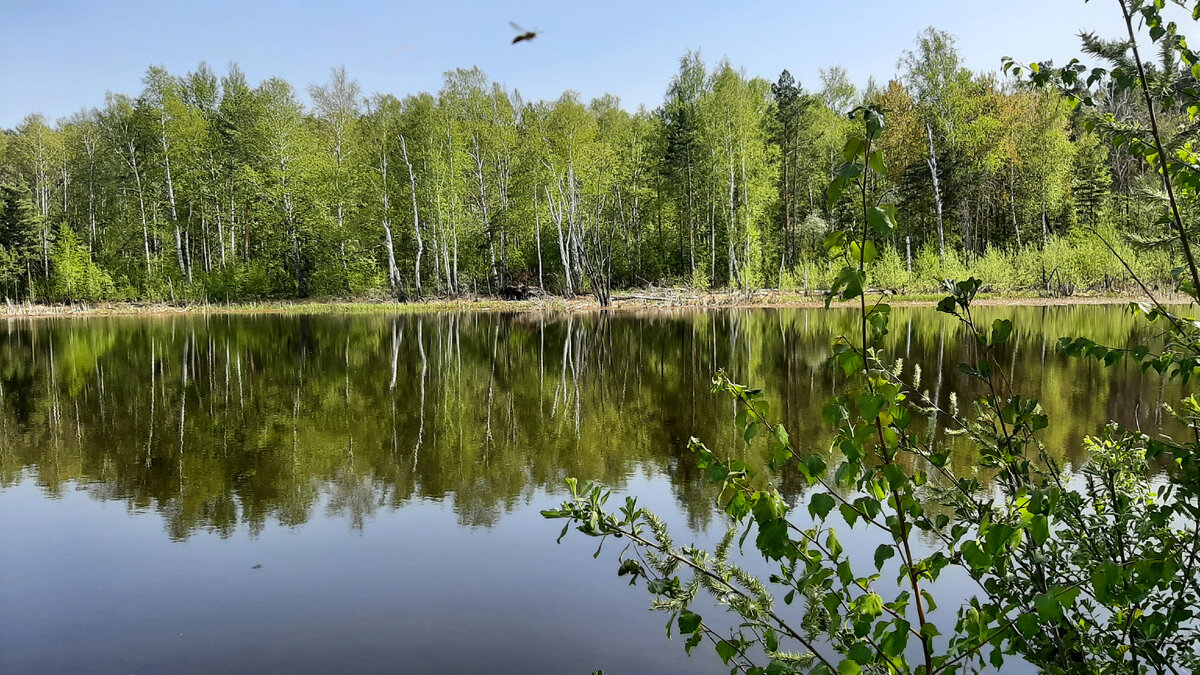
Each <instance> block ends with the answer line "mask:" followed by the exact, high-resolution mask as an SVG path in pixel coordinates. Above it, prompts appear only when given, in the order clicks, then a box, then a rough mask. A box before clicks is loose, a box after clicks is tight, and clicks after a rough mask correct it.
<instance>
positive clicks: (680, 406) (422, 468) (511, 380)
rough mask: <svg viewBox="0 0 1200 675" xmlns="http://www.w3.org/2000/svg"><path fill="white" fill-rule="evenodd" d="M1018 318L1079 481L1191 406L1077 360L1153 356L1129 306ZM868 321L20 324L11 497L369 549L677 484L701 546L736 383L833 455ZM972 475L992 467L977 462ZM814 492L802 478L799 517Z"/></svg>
mask: <svg viewBox="0 0 1200 675" xmlns="http://www.w3.org/2000/svg"><path fill="white" fill-rule="evenodd" d="M978 314H979V316H978V319H979V320H980V321H986V322H990V321H991V320H992V319H993V318H995V317H997V316H1001V315H1003V316H1009V317H1011V318H1013V320H1014V323H1015V324H1016V326H1017V331H1016V334H1015V339H1014V340H1013V341H1012V343H1011V345H1010V346H1009V347H1008V348H1007V351H1006V352H1005V353H1004V355H1003V358H1004V359H1006V360H1007V365H1008V367H1007V368H1006V370H1007V372H1006V375H1007V376H1008V377H1009V378H1010V379H1011V380H1012V382H1013V385H1014V388H1015V389H1016V390H1018V391H1020V392H1023V393H1024V394H1026V395H1031V396H1039V397H1040V398H1041V399H1042V401H1043V403H1044V405H1045V407H1046V410H1047V412H1048V413H1049V415H1050V418H1051V426H1050V429H1048V430H1047V432H1045V436H1044V440H1045V442H1046V444H1047V447H1048V448H1049V450H1050V452H1051V453H1052V454H1053V455H1054V456H1055V457H1056V458H1058V459H1059V460H1060V461H1062V462H1064V464H1065V465H1067V466H1070V465H1072V464H1074V463H1076V462H1078V460H1079V459H1080V457H1079V456H1078V454H1077V453H1078V448H1079V443H1078V440H1079V439H1080V438H1081V437H1082V436H1083V435H1084V434H1086V433H1092V432H1094V431H1095V430H1096V429H1098V428H1099V426H1100V425H1102V424H1103V423H1104V421H1105V420H1106V419H1109V418H1115V419H1119V420H1121V421H1124V422H1127V423H1138V424H1140V425H1142V427H1143V428H1153V427H1154V425H1156V424H1157V423H1158V422H1159V420H1157V419H1155V417H1154V415H1155V412H1154V411H1155V410H1156V409H1157V406H1156V404H1157V403H1159V402H1161V401H1163V400H1167V401H1170V400H1171V399H1172V398H1173V397H1174V396H1175V393H1174V391H1173V390H1171V389H1169V386H1170V385H1164V383H1163V382H1162V380H1161V379H1160V378H1158V377H1157V376H1155V375H1153V374H1151V375H1146V374H1143V373H1141V372H1140V371H1139V370H1138V369H1137V368H1135V367H1131V366H1122V367H1119V368H1115V369H1104V368H1101V367H1100V366H1099V364H1096V363H1094V362H1088V361H1079V360H1069V359H1066V358H1065V357H1063V356H1062V355H1061V354H1059V353H1058V351H1057V349H1056V345H1057V339H1058V338H1059V337H1061V336H1064V335H1078V334H1084V335H1088V336H1090V337H1092V338H1094V339H1096V340H1097V341H1099V342H1104V343H1107V344H1111V345H1115V346H1124V345H1127V344H1129V343H1131V342H1133V341H1135V340H1138V339H1145V338H1146V337H1147V335H1146V333H1145V329H1144V328H1142V327H1139V324H1137V322H1136V321H1135V320H1134V319H1133V318H1132V317H1131V316H1129V315H1128V314H1127V313H1126V312H1125V311H1124V310H1123V309H1121V308H1117V307H1096V306H1080V307H1048V308H980V309H979V310H978ZM854 320H855V315H854V314H853V313H852V312H848V311H838V310H834V311H818V310H730V311H724V312H707V313H690V312H669V311H661V312H646V313H640V314H628V313H621V314H615V315H599V314H585V315H563V316H554V315H543V314H497V313H470V314H454V313H448V314H435V315H427V316H404V317H392V316H355V317H347V316H332V315H323V316H281V315H271V316H259V317H245V316H175V317H164V318H124V317H110V318H99V317H94V318H88V319H69V320H10V321H8V322H7V323H6V324H5V325H4V326H3V327H2V328H0V405H2V414H0V486H3V487H5V488H7V487H11V486H13V485H15V484H17V483H20V482H22V481H33V482H36V484H37V485H38V486H39V487H40V488H41V490H42V491H43V492H44V494H46V495H48V496H56V495H60V494H61V493H62V492H63V491H64V490H66V489H68V486H81V487H82V488H83V489H85V490H86V491H87V492H88V493H89V494H90V495H91V497H93V498H94V499H97V500H119V501H123V502H125V503H126V504H127V505H128V507H129V508H131V509H134V510H139V511H141V510H152V511H155V512H157V513H159V514H161V516H162V517H163V519H164V520H165V522H166V529H167V532H168V534H169V536H170V537H171V538H172V539H177V540H183V539H187V538H188V537H189V536H190V535H191V534H193V533H194V532H196V531H199V530H206V531H212V532H216V533H219V534H220V535H221V536H225V537H228V536H230V535H232V534H233V533H234V532H235V531H237V530H238V529H239V528H241V527H244V528H246V529H247V530H248V531H249V532H251V533H257V532H260V531H262V529H263V528H264V526H265V525H266V524H267V523H268V522H270V521H277V522H278V523H280V524H283V525H287V526H297V525H301V524H303V523H306V522H307V521H309V520H311V519H313V518H314V517H316V516H320V515H322V514H324V515H328V516H334V517H338V518H343V519H345V520H346V521H347V522H348V523H349V524H350V526H351V527H353V528H363V527H364V526H365V524H366V523H367V522H368V521H370V520H371V519H372V517H373V516H374V515H375V514H377V513H378V512H379V511H380V510H381V509H386V510H394V509H398V508H400V507H402V506H404V505H406V504H409V503H411V502H413V501H414V500H433V501H443V500H446V501H447V502H448V503H449V504H450V506H451V507H452V509H453V511H454V514H455V516H456V518H457V520H458V523H459V525H462V526H472V527H475V526H482V527H490V526H493V525H494V524H495V523H496V522H497V521H498V520H499V519H500V518H501V517H502V516H503V515H504V514H506V513H509V512H511V511H513V510H514V509H516V508H518V507H520V506H521V505H522V504H524V503H526V502H528V501H529V500H530V499H531V497H532V496H533V495H534V494H535V492H538V491H549V492H553V491H557V490H559V489H560V487H561V485H562V482H563V479H564V478H565V477H567V476H571V475H574V476H581V477H588V478H596V479H600V480H604V481H606V482H608V483H610V484H614V485H618V486H620V485H622V484H623V483H624V482H625V481H626V480H627V479H628V478H629V477H630V476H631V475H632V474H633V473H634V472H635V471H637V470H638V469H642V470H644V471H648V472H650V473H652V474H657V475H661V476H662V477H663V479H664V480H666V481H668V482H669V485H670V489H671V491H672V493H673V494H674V497H675V499H676V500H677V501H678V504H679V506H680V508H681V509H682V510H683V512H684V513H686V515H687V519H688V522H689V524H690V525H691V526H692V527H693V529H701V528H703V527H705V526H706V525H707V524H708V523H709V522H710V520H711V519H712V518H713V513H712V493H711V492H710V491H709V489H708V488H707V487H706V486H704V485H703V482H702V481H700V480H699V476H698V473H697V472H696V470H695V469H694V467H693V462H692V458H691V457H690V456H689V454H688V453H687V452H686V449H685V448H686V442H687V439H688V438H689V437H692V436H697V437H700V438H703V439H705V440H706V441H707V442H708V443H709V444H710V446H715V447H720V448H721V449H722V450H723V451H724V452H727V453H731V454H733V455H735V456H740V457H741V458H742V459H744V460H745V461H747V462H749V463H751V464H752V465H755V464H759V463H761V456H760V453H759V452H757V451H754V450H748V449H747V448H746V447H745V444H744V443H743V442H742V441H741V439H740V438H739V437H738V435H737V434H736V432H735V430H734V428H733V426H732V425H731V424H730V419H731V416H732V414H733V412H734V411H733V408H732V404H731V402H730V401H729V400H727V399H725V398H723V397H721V396H715V395H712V394H710V392H709V386H710V384H709V382H710V378H711V375H712V373H713V372H714V371H715V370H716V369H718V368H726V369H727V370H729V371H730V373H731V374H732V376H733V377H734V378H735V379H737V380H740V381H743V382H748V383H754V384H757V385H760V386H763V387H765V388H766V389H767V391H768V392H769V394H770V397H771V400H772V403H773V404H774V410H775V411H776V414H779V415H782V417H783V419H784V421H785V422H786V424H787V425H788V427H789V429H791V433H792V437H793V438H799V439H805V442H806V443H807V444H809V445H810V447H812V448H813V449H820V448H824V446H825V444H826V443H825V439H826V438H827V433H826V431H825V429H823V425H822V423H821V417H820V409H821V404H822V402H823V400H824V399H825V398H826V397H827V396H828V395H829V394H830V392H831V391H833V390H834V388H835V387H836V386H837V385H838V377H839V373H838V371H837V370H835V369H833V368H831V367H830V366H829V364H828V362H827V356H828V347H829V344H830V342H831V340H832V338H833V336H835V335H837V334H840V333H843V332H849V331H852V330H853V328H854V326H853V322H854ZM892 326H893V330H892V333H891V335H890V336H889V337H888V340H887V344H886V348H887V351H888V353H889V354H890V355H891V357H892V358H895V359H899V360H901V361H902V363H903V369H904V372H905V374H906V376H907V377H910V378H916V379H919V381H920V385H921V387H922V388H923V389H927V390H928V391H929V392H930V393H931V395H933V396H934V397H935V398H936V399H937V400H938V401H939V402H941V403H942V404H943V405H945V404H947V403H948V401H949V397H950V395H951V392H958V395H959V397H960V400H967V397H968V396H969V395H970V394H971V393H972V389H971V387H972V383H971V382H969V381H968V380H967V379H966V378H965V377H964V376H962V375H960V374H959V373H958V370H957V365H958V363H959V362H961V361H964V360H968V359H970V358H972V354H971V350H972V348H973V346H972V344H971V343H969V342H967V341H964V340H962V339H961V333H960V329H959V327H958V326H957V325H956V324H955V323H954V322H953V321H952V320H951V319H950V318H949V317H945V316H942V315H938V314H936V313H935V312H933V311H932V310H929V309H911V308H896V309H895V311H894V315H893V320H892ZM953 461H956V462H959V463H960V464H961V466H964V467H969V466H971V465H973V464H974V461H973V458H972V457H971V456H970V455H969V453H965V452H964V453H959V454H958V456H956V457H955V459H954V460H953ZM802 483H803V482H802V481H798V480H795V477H794V476H785V477H784V490H785V492H786V493H787V494H789V495H790V496H792V497H795V496H797V495H798V493H799V491H801V490H802V489H803V486H802Z"/></svg>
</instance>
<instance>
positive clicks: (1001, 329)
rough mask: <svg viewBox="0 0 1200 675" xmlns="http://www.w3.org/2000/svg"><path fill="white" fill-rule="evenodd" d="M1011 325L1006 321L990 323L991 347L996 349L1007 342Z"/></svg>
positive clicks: (1010, 322) (1011, 328) (997, 320)
mask: <svg viewBox="0 0 1200 675" xmlns="http://www.w3.org/2000/svg"><path fill="white" fill-rule="evenodd" d="M1012 330H1013V323H1012V321H1009V320H1008V319H996V320H995V321H993V322H992V339H991V345H992V346H993V347H997V346H999V345H1002V344H1004V343H1005V342H1007V341H1008V337H1009V336H1010V335H1012Z"/></svg>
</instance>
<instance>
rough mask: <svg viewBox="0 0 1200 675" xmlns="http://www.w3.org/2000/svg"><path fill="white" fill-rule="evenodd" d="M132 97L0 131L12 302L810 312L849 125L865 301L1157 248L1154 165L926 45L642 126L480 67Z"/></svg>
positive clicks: (1114, 270) (1098, 92)
mask: <svg viewBox="0 0 1200 675" xmlns="http://www.w3.org/2000/svg"><path fill="white" fill-rule="evenodd" d="M1159 68H1160V69H1161V70H1162V72H1166V73H1170V72H1176V71H1180V69H1179V67H1178V65H1177V64H1172V63H1170V62H1169V61H1164V62H1163V63H1162V64H1160V66H1159ZM1180 72H1185V73H1186V70H1183V71H1180ZM1189 77H1190V75H1189ZM144 84H145V88H144V90H143V91H142V92H141V93H139V94H137V95H136V96H131V95H127V94H120V93H110V94H108V96H107V97H106V100H105V102H104V105H103V106H102V107H100V108H94V109H87V110H83V111H81V112H79V113H77V114H75V115H72V116H71V117H69V118H66V119H62V120H59V121H58V122H57V123H55V124H53V125H51V124H50V123H48V122H47V121H46V120H45V119H44V118H43V117H42V116H41V115H36V114H34V115H30V116H28V117H26V118H25V119H24V121H22V122H21V123H20V124H19V125H18V127H17V128H16V129H15V130H9V131H5V132H3V133H0V186H2V187H0V293H2V294H3V295H4V296H5V297H6V298H7V299H9V300H10V301H37V302H44V301H79V300H104V299H156V300H157V299H170V300H205V301H230V300H238V299H253V298H266V297H308V296H320V297H329V296H337V297H363V296H375V295H384V294H387V295H390V296H391V297H395V298H397V299H417V298H422V297H428V296H434V295H436V296H461V295H470V294H500V293H503V292H504V291H505V290H506V289H511V288H513V287H514V286H522V285H527V286H537V287H539V288H541V289H544V290H545V291H546V292H549V293H555V294H563V295H574V294H580V293H590V294H593V295H595V297H596V298H597V299H598V300H599V301H600V302H601V303H607V302H608V300H609V298H610V297H611V293H612V290H613V289H614V288H629V287H637V286H645V285H649V284H684V285H688V286H691V287H694V288H702V289H718V288H741V289H752V288H763V287H780V288H792V289H796V288H801V287H803V288H805V289H808V288H810V287H812V288H820V287H824V286H825V285H827V284H828V282H829V279H830V275H831V274H832V271H831V269H830V268H829V266H828V264H827V263H826V262H825V261H824V256H823V254H822V253H821V243H822V241H823V240H824V238H825V237H826V236H828V235H829V234H830V233H832V232H836V231H839V230H841V229H843V228H846V227H848V226H849V225H850V223H851V222H852V216H851V214H852V212H853V211H852V209H853V204H852V203H851V202H852V199H851V198H850V197H849V196H847V197H845V198H843V199H840V200H837V201H834V202H832V203H830V202H829V201H828V200H827V199H826V192H825V188H826V185H827V184H828V182H829V180H830V178H831V177H832V176H833V174H834V173H835V172H836V171H837V169H838V167H839V166H841V164H842V162H843V158H842V151H843V147H844V146H845V143H846V140H847V139H848V137H849V134H850V131H851V124H850V122H849V121H848V119H847V117H846V114H845V113H846V112H847V111H849V110H850V109H851V108H852V107H854V106H855V105H858V104H860V103H870V104H873V105H875V106H878V107H879V108H881V109H884V110H886V111H887V113H888V117H887V119H888V128H887V129H886V131H885V133H884V134H883V136H882V138H881V141H880V143H881V144H882V145H883V146H884V150H885V152H886V156H887V157H889V162H890V163H891V164H892V170H891V171H890V172H889V173H888V174H887V176H886V177H881V178H879V179H878V180H877V183H876V185H875V186H874V189H876V190H880V191H887V192H890V193H892V194H893V199H892V201H893V203H895V204H896V208H897V217H896V221H897V223H898V227H897V229H896V230H895V232H894V233H893V234H892V235H891V236H890V237H889V239H888V241H886V242H884V246H885V249H886V250H885V251H884V255H883V262H884V263H886V262H888V261H890V263H891V267H890V269H891V270H892V271H893V272H894V274H893V276H894V277H897V279H891V278H885V277H887V275H886V274H884V273H882V272H881V273H880V275H879V278H878V279H877V281H878V282H879V283H883V284H889V285H894V286H905V285H918V286H919V285H920V283H919V282H918V277H920V278H921V279H926V281H930V282H933V281H939V280H940V279H941V278H945V277H947V276H951V275H950V274H949V273H946V272H945V270H947V269H949V270H953V269H956V268H961V267H964V266H967V267H969V266H972V265H976V264H986V263H988V262H989V261H990V263H991V264H993V266H994V267H998V268H1003V269H1005V270H1008V269H1017V270H1024V271H1023V272H1021V273H1020V274H1017V275H1016V276H1015V277H1014V278H1013V279H1012V281H1011V282H1010V283H1009V285H1012V286H1031V285H1034V284H1038V285H1046V286H1047V287H1049V285H1050V284H1052V283H1053V282H1054V279H1055V275H1056V274H1057V275H1058V276H1059V281H1060V282H1062V281H1063V280H1064V279H1068V278H1069V279H1072V280H1074V281H1073V282H1072V283H1074V284H1076V285H1097V284H1101V283H1109V282H1111V280H1112V278H1113V277H1114V276H1117V275H1120V274H1122V273H1123V272H1122V271H1121V269H1120V267H1119V266H1115V267H1114V266H1113V265H1111V264H1108V263H1105V262H1103V261H1101V262H1097V260H1096V258H1097V255H1096V254H1095V252H1094V251H1092V252H1088V251H1083V252H1081V251H1080V247H1086V245H1087V244H1086V242H1085V241H1084V238H1080V237H1075V236H1074V233H1076V232H1078V231H1079V230H1081V229H1084V228H1107V229H1108V230H1111V231H1113V232H1119V233H1124V234H1131V235H1136V236H1138V237H1140V238H1142V239H1153V238H1154V237H1156V236H1159V235H1161V232H1159V230H1162V228H1163V225H1162V224H1161V223H1159V222H1158V221H1157V219H1156V217H1155V216H1154V214H1155V213H1157V211H1155V210H1154V209H1155V208H1156V207H1157V205H1158V203H1159V199H1160V197H1159V193H1160V192H1161V188H1160V187H1159V185H1158V183H1157V182H1156V179H1155V177H1154V175H1153V173H1152V172H1151V171H1150V170H1149V168H1148V167H1147V166H1146V164H1145V162H1144V160H1143V159H1142V158H1140V157H1132V156H1130V155H1129V153H1128V152H1126V151H1123V150H1120V149H1113V148H1112V147H1111V146H1110V145H1109V144H1107V143H1103V142H1101V141H1100V140H1099V137H1098V136H1097V135H1096V134H1095V133H1093V132H1092V131H1090V130H1088V128H1087V126H1086V125H1085V124H1083V123H1082V117H1081V116H1080V115H1078V114H1076V113H1075V112H1074V109H1073V107H1072V105H1071V103H1070V100H1069V99H1067V98H1066V97H1063V96H1062V95H1061V94H1059V93H1056V92H1054V91H1050V90H1046V89H1038V88H1034V87H1031V86H1028V85H1027V84H1022V83H1021V82H1020V81H1018V80H1016V79H1008V78H1002V77H1000V76H998V75H996V74H994V73H974V72H971V71H970V70H969V69H967V68H966V67H964V66H963V64H962V61H961V59H960V57H959V55H958V53H957V51H956V49H955V44H954V39H953V37H952V36H950V35H948V34H947V33H944V32H942V31H939V30H936V29H934V28H930V29H927V30H926V31H925V32H923V33H922V34H920V35H919V36H918V37H917V39H916V41H915V43H914V46H913V48H912V49H911V50H910V51H907V52H905V53H904V54H902V55H901V56H900V58H899V61H898V67H897V75H896V76H895V78H893V79H891V80H890V81H889V82H888V83H887V84H886V85H881V84H879V83H877V82H876V81H875V80H871V81H870V82H869V83H868V84H867V86H866V87H865V88H864V89H862V90H859V89H858V88H856V87H855V86H854V85H853V84H852V83H851V81H850V79H849V77H848V75H847V73H846V72H845V71H844V70H843V69H841V68H840V67H833V68H829V69H827V70H822V71H821V77H820V82H819V83H818V84H817V86H814V87H812V88H811V89H806V88H805V87H804V86H802V85H801V84H800V83H799V82H797V81H796V80H795V79H794V78H793V76H792V75H791V74H790V73H789V72H788V71H786V70H784V71H783V72H782V73H781V74H780V75H779V77H778V78H777V80H776V81H775V82H773V83H772V82H769V81H767V80H765V79H762V78H758V77H750V76H748V75H746V74H745V73H744V72H743V71H741V70H739V69H737V68H735V67H734V66H733V65H732V64H731V63H730V62H729V61H728V60H722V61H719V62H718V63H716V64H715V66H712V67H709V66H708V65H707V64H706V63H705V62H704V60H703V59H702V58H701V56H700V54H698V53H694V52H689V53H688V54H686V55H685V56H684V57H683V58H682V59H681V60H680V64H679V71H678V73H677V74H676V75H675V76H674V77H673V78H672V80H671V81H670V83H669V84H668V86H667V89H666V93H665V96H664V100H663V103H662V104H661V105H660V106H659V107H657V108H655V109H653V110H651V109H648V108H646V107H639V108H638V109H637V110H635V111H629V110H626V109H624V108H622V107H621V105H620V102H619V100H618V99H617V97H615V96H612V95H605V96H601V97H599V98H596V99H593V100H591V101H589V102H585V101H583V100H582V99H581V97H580V95H579V94H578V93H576V92H571V91H568V92H566V93H564V94H563V95H562V96H561V97H559V98H558V99H557V100H553V101H527V100H525V99H524V98H522V96H521V95H520V93H519V92H518V91H516V90H508V89H506V88H504V87H503V86H501V85H500V84H498V83H496V82H493V81H490V80H489V79H488V78H487V77H486V75H485V74H484V73H483V72H482V71H481V70H479V69H477V68H476V69H470V70H463V69H460V70H454V71H451V72H448V73H446V75H445V78H444V82H443V86H442V88H441V90H440V91H438V92H437V93H436V94H435V93H428V92H422V93H419V94H410V95H407V96H405V97H404V98H397V97H396V96H393V95H390V94H374V95H370V96H366V95H364V93H363V92H362V91H361V89H360V88H359V86H358V85H357V83H356V82H355V81H354V80H353V79H352V78H351V77H350V76H349V75H348V74H347V73H346V72H345V70H344V69H342V68H338V69H334V70H333V71H332V75H331V77H330V79H329V81H328V82H326V83H324V84H320V85H314V86H312V87H310V88H309V89H308V94H309V99H310V100H311V105H306V104H305V103H304V102H303V101H302V97H301V95H300V92H298V91H297V90H296V88H295V87H293V86H292V85H291V84H289V83H288V82H286V81H284V80H282V79H279V78H271V79H268V80H266V81H264V82H262V83H261V84H259V85H258V86H251V84H250V83H249V82H248V81H247V78H246V76H245V75H244V74H243V73H242V72H241V71H240V70H239V69H238V67H237V66H236V65H233V66H231V67H230V68H229V71H228V72H227V73H226V74H224V75H222V76H218V75H217V74H216V73H215V72H214V71H213V70H211V69H210V68H209V67H208V66H207V65H205V64H200V66H199V67H197V68H196V69H195V70H194V71H191V72H188V73H185V74H183V75H175V74H172V73H169V72H167V71H166V70H165V69H163V68H159V67H152V68H150V69H149V70H148V71H147V73H146V76H145V78H144ZM1092 90H1093V95H1094V96H1095V97H1097V99H1099V100H1103V102H1104V103H1103V105H1104V106H1105V110H1106V111H1108V112H1111V114H1112V115H1113V116H1114V119H1115V120H1117V121H1119V122H1128V123H1131V124H1136V123H1137V121H1138V120H1139V119H1140V118H1141V117H1142V116H1143V115H1144V112H1145V111H1144V108H1143V107H1142V106H1139V104H1138V102H1137V100H1136V99H1134V98H1132V97H1129V96H1126V95H1123V94H1117V93H1111V95H1110V94H1109V93H1107V92H1115V90H1113V88H1112V87H1111V83H1109V82H1107V81H1105V80H1102V81H1099V82H1096V83H1094V84H1093V85H1092ZM1166 124H1168V125H1171V124H1175V125H1176V126H1182V125H1184V124H1185V120H1183V119H1179V120H1170V119H1168V120H1166ZM1106 255H1107V254H1106V253H1104V254H1103V255H1101V256H1100V257H1104V256H1106ZM1162 255H1166V254H1162ZM1006 256H1007V257H1006ZM1132 258H1136V256H1131V259H1132ZM1160 262H1162V261H1159V260H1158V259H1155V265H1153V267H1155V268H1157V269H1168V268H1169V267H1170V266H1169V265H1166V264H1158V263H1160ZM881 269H885V270H886V269H889V268H888V266H887V265H886V264H884V265H881ZM922 275H923V276H922ZM993 276H994V275H993Z"/></svg>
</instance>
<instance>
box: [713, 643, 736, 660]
mask: <svg viewBox="0 0 1200 675" xmlns="http://www.w3.org/2000/svg"><path fill="white" fill-rule="evenodd" d="M737 653H738V649H737V647H735V646H734V645H733V643H732V642H730V641H728V640H721V641H720V642H718V643H717V655H718V656H720V657H721V661H722V662H723V663H724V664H725V665H729V660H730V659H732V658H733V657H735V656H737Z"/></svg>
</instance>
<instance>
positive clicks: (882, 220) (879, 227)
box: [867, 204, 896, 237]
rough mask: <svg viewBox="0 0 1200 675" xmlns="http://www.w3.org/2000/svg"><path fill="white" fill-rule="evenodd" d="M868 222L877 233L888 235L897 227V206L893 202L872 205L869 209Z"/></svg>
mask: <svg viewBox="0 0 1200 675" xmlns="http://www.w3.org/2000/svg"><path fill="white" fill-rule="evenodd" d="M867 224H868V225H870V226H871V229H872V230H874V231H875V234H877V235H879V236H880V237H886V236H887V235H889V234H891V233H892V231H893V230H895V229H896V207H895V206H893V205H891V204H888V205H886V206H873V207H871V209H870V210H868V211H867Z"/></svg>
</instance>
